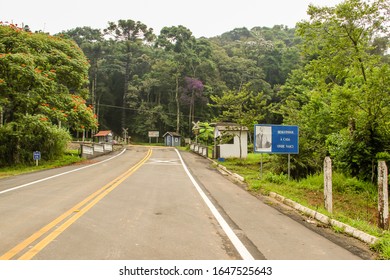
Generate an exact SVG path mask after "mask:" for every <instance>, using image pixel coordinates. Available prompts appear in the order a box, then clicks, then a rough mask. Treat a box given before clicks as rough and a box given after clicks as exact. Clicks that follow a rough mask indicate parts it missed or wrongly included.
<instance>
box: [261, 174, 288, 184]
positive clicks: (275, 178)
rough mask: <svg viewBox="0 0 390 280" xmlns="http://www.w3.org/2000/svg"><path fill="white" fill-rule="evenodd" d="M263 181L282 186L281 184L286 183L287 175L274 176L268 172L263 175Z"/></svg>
mask: <svg viewBox="0 0 390 280" xmlns="http://www.w3.org/2000/svg"><path fill="white" fill-rule="evenodd" d="M264 180H265V181H267V182H270V183H274V184H283V183H286V182H287V181H288V177H287V175H285V174H283V173H282V174H279V175H277V174H274V173H272V172H268V173H266V174H264Z"/></svg>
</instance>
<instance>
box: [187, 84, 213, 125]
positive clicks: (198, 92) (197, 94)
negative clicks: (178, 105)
mask: <svg viewBox="0 0 390 280" xmlns="http://www.w3.org/2000/svg"><path fill="white" fill-rule="evenodd" d="M184 79H185V84H186V85H185V88H184V94H183V95H182V97H181V101H182V104H185V105H188V106H189V114H188V125H189V127H191V123H192V122H193V121H194V118H195V100H196V99H199V100H200V101H201V102H204V103H205V102H207V99H206V98H205V97H204V96H203V89H204V85H203V83H202V81H201V80H198V79H196V78H190V77H185V78H184Z"/></svg>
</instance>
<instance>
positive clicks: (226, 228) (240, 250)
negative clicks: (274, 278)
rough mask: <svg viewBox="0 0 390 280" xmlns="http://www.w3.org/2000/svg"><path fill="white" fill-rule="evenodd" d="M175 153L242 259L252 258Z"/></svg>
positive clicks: (181, 159)
mask: <svg viewBox="0 0 390 280" xmlns="http://www.w3.org/2000/svg"><path fill="white" fill-rule="evenodd" d="M175 151H176V153H177V155H178V156H179V158H180V161H181V164H182V165H183V168H184V171H185V172H186V173H187V175H188V177H189V178H190V180H191V182H192V184H193V185H194V186H195V188H196V190H197V191H198V192H199V194H200V196H201V197H202V198H203V200H204V202H205V203H206V205H207V206H208V207H209V209H210V211H211V213H213V215H214V217H215V219H217V221H218V223H219V224H220V225H221V227H222V229H223V230H224V231H225V233H226V235H227V236H228V237H229V239H230V241H231V242H232V243H233V245H234V247H235V248H236V249H237V251H238V253H239V254H240V255H241V257H242V259H243V260H254V258H253V256H252V255H251V254H250V253H249V251H248V250H247V248H246V247H245V246H244V244H242V242H241V240H240V239H239V238H238V237H237V235H236V234H235V233H234V232H233V230H232V229H231V228H230V226H229V225H228V223H227V222H226V221H225V219H224V218H223V217H222V215H221V214H220V213H219V212H218V210H217V208H215V206H214V204H213V203H212V202H211V201H210V199H209V198H208V197H207V195H206V194H205V193H204V192H203V190H202V188H201V187H200V186H199V184H198V183H197V182H196V181H195V179H194V177H193V176H192V175H191V173H190V171H189V170H188V168H187V166H186V164H185V163H184V160H183V158H182V157H181V155H180V153H179V151H178V150H175Z"/></svg>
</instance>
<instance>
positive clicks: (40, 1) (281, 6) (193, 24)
mask: <svg viewBox="0 0 390 280" xmlns="http://www.w3.org/2000/svg"><path fill="white" fill-rule="evenodd" d="M0 1H1V2H3V3H1V5H0V21H3V22H4V21H8V22H13V23H16V24H18V25H22V24H25V25H26V24H27V25H29V26H30V28H31V30H32V31H37V30H44V31H45V32H49V33H50V34H55V33H58V32H60V31H63V30H69V29H73V28H76V27H82V26H90V27H92V28H101V29H103V28H105V27H106V26H107V22H108V21H117V20H119V19H132V20H135V21H138V20H139V21H141V22H143V23H144V24H146V25H147V26H148V27H151V28H153V29H154V32H155V34H157V35H158V34H159V33H160V30H161V28H163V27H164V26H177V25H184V26H185V27H187V28H189V29H190V30H191V31H192V32H193V34H194V36H195V37H201V36H205V37H212V36H216V35H221V34H222V33H224V32H227V31H230V30H232V29H234V28H237V27H247V28H248V29H251V28H252V27H255V26H267V27H272V26H274V25H276V24H284V25H287V26H289V27H294V26H295V24H296V23H297V22H299V21H301V20H303V19H307V18H308V17H307V14H306V11H307V7H308V5H309V4H310V3H312V4H314V5H318V6H334V5H336V4H338V3H341V2H342V0H237V1H235V0H192V1H186V0H111V1H110V0H108V1H107V0H104V1H99V0H64V1H53V0H0Z"/></svg>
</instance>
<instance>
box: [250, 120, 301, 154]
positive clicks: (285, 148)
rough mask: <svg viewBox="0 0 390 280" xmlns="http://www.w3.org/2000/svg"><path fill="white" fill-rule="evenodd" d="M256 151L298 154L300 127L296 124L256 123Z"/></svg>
mask: <svg viewBox="0 0 390 280" xmlns="http://www.w3.org/2000/svg"><path fill="white" fill-rule="evenodd" d="M254 139H255V142H254V151H255V153H268V154H298V153H299V128H298V126H294V125H265V124H264V125H263V124H258V125H255V136H254Z"/></svg>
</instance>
